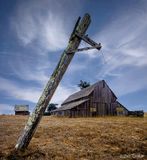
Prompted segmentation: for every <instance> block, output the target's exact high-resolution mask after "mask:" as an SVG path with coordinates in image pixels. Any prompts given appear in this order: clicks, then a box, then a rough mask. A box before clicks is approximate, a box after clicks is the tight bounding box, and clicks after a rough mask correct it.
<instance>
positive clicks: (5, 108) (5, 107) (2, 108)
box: [0, 104, 14, 114]
mask: <svg viewBox="0 0 147 160" xmlns="http://www.w3.org/2000/svg"><path fill="white" fill-rule="evenodd" d="M0 114H14V106H12V105H10V104H0Z"/></svg>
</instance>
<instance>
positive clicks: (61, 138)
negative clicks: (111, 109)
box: [0, 115, 147, 160]
mask: <svg viewBox="0 0 147 160" xmlns="http://www.w3.org/2000/svg"><path fill="white" fill-rule="evenodd" d="M27 118H28V117H27V116H0V160H3V159H4V160H5V159H13V160H15V159H16V160H17V159H18V160H21V159H24V160H28V159H39V160H41V159H43V160H50V159H56V160H62V159H64V160H74V159H77V160H80V159H81V160H94V159H96V160H119V159H123V160H124V159H141V160H142V159H144V160H145V159H147V116H146V115H145V117H144V118H132V117H98V118H57V117H43V119H42V121H41V124H40V125H39V127H38V129H37V131H36V133H35V135H34V137H33V139H32V141H31V143H30V145H29V147H28V149H27V150H26V151H25V152H15V151H14V146H15V144H16V141H17V139H18V136H19V134H20V132H21V130H22V129H23V127H24V125H25V122H26V121H27Z"/></svg>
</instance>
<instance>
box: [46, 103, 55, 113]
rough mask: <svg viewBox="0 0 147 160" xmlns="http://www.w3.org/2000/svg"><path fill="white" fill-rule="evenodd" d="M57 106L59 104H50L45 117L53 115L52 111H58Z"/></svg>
mask: <svg viewBox="0 0 147 160" xmlns="http://www.w3.org/2000/svg"><path fill="white" fill-rule="evenodd" d="M57 105H58V104H55V103H50V104H49V105H48V107H47V110H46V112H45V113H44V115H51V111H53V110H55V109H57Z"/></svg>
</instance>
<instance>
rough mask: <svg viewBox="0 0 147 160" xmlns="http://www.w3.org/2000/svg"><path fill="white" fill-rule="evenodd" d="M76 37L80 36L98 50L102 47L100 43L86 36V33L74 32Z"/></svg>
mask: <svg viewBox="0 0 147 160" xmlns="http://www.w3.org/2000/svg"><path fill="white" fill-rule="evenodd" d="M75 34H76V36H77V37H79V38H81V39H82V40H83V41H85V42H86V43H88V44H89V45H91V46H92V47H94V48H95V49H98V50H100V49H101V48H102V46H101V43H96V42H95V41H93V40H92V39H91V38H89V37H88V35H81V34H80V33H78V32H76V33H75Z"/></svg>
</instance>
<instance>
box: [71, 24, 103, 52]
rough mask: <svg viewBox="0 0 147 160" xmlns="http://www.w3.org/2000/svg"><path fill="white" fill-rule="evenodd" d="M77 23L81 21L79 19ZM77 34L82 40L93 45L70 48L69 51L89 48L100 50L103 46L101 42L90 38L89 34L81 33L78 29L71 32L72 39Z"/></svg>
mask: <svg viewBox="0 0 147 160" xmlns="http://www.w3.org/2000/svg"><path fill="white" fill-rule="evenodd" d="M77 23H79V21H77ZM77 23H76V25H77ZM74 30H75V29H74ZM75 36H77V37H78V38H79V39H81V40H83V41H85V42H86V43H88V44H89V45H91V47H84V48H79V49H77V50H69V52H68V53H73V52H81V51H87V50H90V49H97V50H100V49H101V48H102V46H101V43H96V42H95V41H93V40H92V39H91V38H89V37H88V35H81V34H80V33H78V32H77V31H76V32H75V34H73V33H72V34H71V39H72V38H73V37H75Z"/></svg>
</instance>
